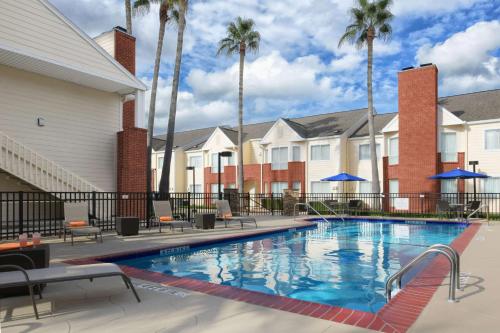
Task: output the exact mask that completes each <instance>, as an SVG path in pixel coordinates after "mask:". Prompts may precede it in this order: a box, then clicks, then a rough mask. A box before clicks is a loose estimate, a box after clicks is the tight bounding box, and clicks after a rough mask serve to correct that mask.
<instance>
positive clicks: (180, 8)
mask: <svg viewBox="0 0 500 333" xmlns="http://www.w3.org/2000/svg"><path fill="white" fill-rule="evenodd" d="M188 4H189V0H176V1H175V5H176V6H175V8H174V9H173V15H174V16H175V19H176V21H177V49H176V52H175V65H174V76H173V79H172V95H171V97H170V112H169V114H168V127H167V138H166V142H165V153H164V156H163V169H162V173H161V179H160V192H161V193H168V192H169V188H170V163H171V161H172V149H173V148H174V131H175V116H176V113H177V93H178V91H179V77H180V71H181V60H182V46H183V44H184V30H185V28H186V13H187V9H188Z"/></svg>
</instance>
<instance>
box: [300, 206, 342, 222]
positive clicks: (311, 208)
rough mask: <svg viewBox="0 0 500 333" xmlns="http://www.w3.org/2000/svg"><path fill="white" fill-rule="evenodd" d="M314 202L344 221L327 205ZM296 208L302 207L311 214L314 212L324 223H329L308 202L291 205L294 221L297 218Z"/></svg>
mask: <svg viewBox="0 0 500 333" xmlns="http://www.w3.org/2000/svg"><path fill="white" fill-rule="evenodd" d="M315 202H320V203H321V204H322V205H323V206H325V207H326V208H327V209H328V210H329V211H330V212H331V213H333V215H335V216H337V217H339V218H340V219H342V221H344V218H343V217H342V216H340V215H338V214H337V213H336V212H335V211H334V210H333V209H332V208H330V207H329V206H328V205H327V204H325V203H324V202H323V201H315ZM298 206H304V207H306V208H308V209H310V210H312V211H313V212H315V213H316V214H317V215H318V216H319V217H321V218H322V219H323V220H324V221H325V222H330V221H328V220H327V219H326V217H324V216H323V215H322V214H321V213H320V212H318V210H317V209H315V208H314V207H313V206H312V205H311V204H310V203H309V202H297V203H295V204H294V205H293V219H294V220H295V219H296V218H297V207H298Z"/></svg>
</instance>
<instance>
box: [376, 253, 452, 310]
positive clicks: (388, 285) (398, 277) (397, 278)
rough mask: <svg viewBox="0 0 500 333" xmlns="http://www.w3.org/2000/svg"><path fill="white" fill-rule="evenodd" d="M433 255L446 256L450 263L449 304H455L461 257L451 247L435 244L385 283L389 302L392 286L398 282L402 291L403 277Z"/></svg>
mask: <svg viewBox="0 0 500 333" xmlns="http://www.w3.org/2000/svg"><path fill="white" fill-rule="evenodd" d="M433 253H437V254H442V255H444V256H445V257H446V258H447V259H448V261H449V263H450V267H451V273H450V288H449V291H448V302H455V290H456V289H460V255H459V254H458V252H457V251H456V250H455V249H453V248H452V247H451V246H448V245H444V244H435V245H432V246H430V247H428V248H427V250H425V251H424V252H422V253H421V254H420V255H419V256H417V257H415V258H414V259H413V260H412V261H410V262H409V263H408V264H406V265H405V266H404V267H403V268H401V269H400V270H399V271H397V272H396V273H394V274H393V275H391V276H390V277H389V279H388V280H387V281H386V283H385V296H386V298H387V301H388V302H389V301H390V300H391V293H392V284H393V283H394V281H396V282H397V285H398V288H399V289H401V279H402V277H403V275H404V274H405V273H406V272H408V271H409V270H410V269H411V268H412V267H414V266H415V265H416V264H418V263H419V262H420V261H422V260H423V259H424V258H425V257H427V256H428V255H429V254H433Z"/></svg>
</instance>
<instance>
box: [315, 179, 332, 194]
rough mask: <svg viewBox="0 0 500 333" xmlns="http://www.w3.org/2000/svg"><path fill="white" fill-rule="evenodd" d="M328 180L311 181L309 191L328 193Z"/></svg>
mask: <svg viewBox="0 0 500 333" xmlns="http://www.w3.org/2000/svg"><path fill="white" fill-rule="evenodd" d="M330 187H331V186H330V183H329V182H321V181H320V182H311V193H330Z"/></svg>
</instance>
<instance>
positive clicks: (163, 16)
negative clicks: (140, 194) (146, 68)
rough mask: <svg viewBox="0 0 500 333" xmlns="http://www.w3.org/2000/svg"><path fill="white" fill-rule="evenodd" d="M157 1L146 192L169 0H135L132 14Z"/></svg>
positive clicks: (148, 180) (149, 7) (148, 7)
mask: <svg viewBox="0 0 500 333" xmlns="http://www.w3.org/2000/svg"><path fill="white" fill-rule="evenodd" d="M153 3H159V4H160V10H159V19H160V28H159V32H158V42H157V44H156V56H155V65H154V70H153V82H152V85H151V99H150V102H149V114H148V139H147V151H148V152H147V162H146V163H147V171H146V172H147V174H146V182H147V184H146V188H147V192H148V193H150V192H151V190H152V188H151V178H152V177H151V158H152V155H153V146H152V141H153V131H154V122H155V112H156V92H157V89H158V75H159V73H160V63H161V53H162V49H163V39H164V36H165V27H166V25H167V22H168V21H169V8H170V7H171V1H170V0H136V1H135V2H134V10H133V12H134V15H136V14H142V15H144V14H146V13H149V10H150V9H151V4H153Z"/></svg>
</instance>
